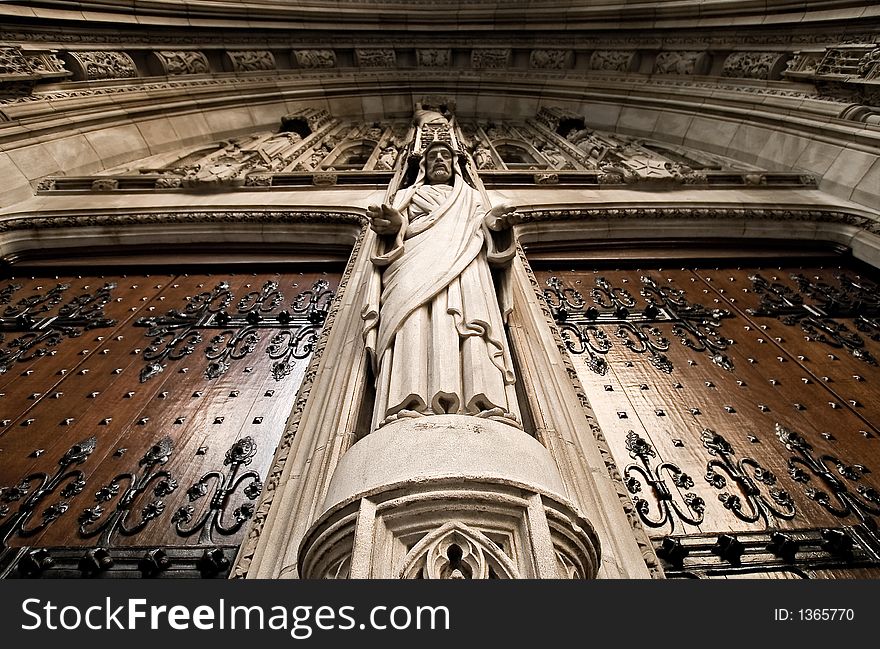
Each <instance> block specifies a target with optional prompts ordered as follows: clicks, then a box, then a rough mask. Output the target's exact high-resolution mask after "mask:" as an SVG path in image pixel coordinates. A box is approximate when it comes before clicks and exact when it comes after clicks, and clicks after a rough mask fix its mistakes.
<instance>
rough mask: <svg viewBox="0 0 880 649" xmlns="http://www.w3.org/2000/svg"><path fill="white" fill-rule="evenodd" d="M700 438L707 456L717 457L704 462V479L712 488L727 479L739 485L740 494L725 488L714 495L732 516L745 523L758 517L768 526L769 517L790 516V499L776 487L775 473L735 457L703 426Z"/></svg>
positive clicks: (725, 443)
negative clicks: (727, 490)
mask: <svg viewBox="0 0 880 649" xmlns="http://www.w3.org/2000/svg"><path fill="white" fill-rule="evenodd" d="M700 438H701V439H702V441H703V446H705V447H706V450H707V451H708V452H709V455H712V456H715V457H717V458H719V459H715V460H709V462H708V463H707V464H706V482H708V483H709V484H710V485H712V486H713V487H715V488H716V489H723V488H724V487H725V486H727V480H728V479H730V480H733V481H734V482H735V483H736V484H737V486H738V487H739V490H740V492H741V495H737V494H732V493H729V492H726V491H725V492H722V493H721V494H719V495H718V500H720V501H721V502H722V503H723V505H724V506H725V507H726V508H727V509H729V510H730V511H731V512H733V514H734V516H736V517H737V518H739V519H740V520H742V521H745V522H747V523H754V522H757V521H758V520H759V519H760V520H763V521H764V524H765V525H769V523H770V518H771V517H776V518H782V519H785V520H790V519H792V518H794V516H795V506H794V501H793V500H792V498H791V496H790V495H789V493H788V492H787V491H785V490H783V489H779V488H778V487H777V486H776V482H777V480H776V476H775V475H774V474H773V472H772V471H770V470H769V469H766V468H764V467H763V466H761V464H760V463H759V462H758V461H757V460H755V459H753V458H750V457H746V458H742V459H741V460H738V461H737V460H735V459H734V457H733V456H734V451H733V447H732V446H731V445H730V443H729V442H728V441H727V440H726V439H725V438H724V437H723V436H722V435H720V434H718V433H716V432H715V431H714V430H711V429H708V428H706V429H705V430H703V432H702V434H701V435H700ZM722 473H723V474H726V475H727V478H725V477H724V475H722ZM765 491H766V492H767V493H765Z"/></svg>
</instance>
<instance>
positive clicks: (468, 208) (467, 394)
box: [363, 111, 520, 429]
mask: <svg viewBox="0 0 880 649" xmlns="http://www.w3.org/2000/svg"><path fill="white" fill-rule="evenodd" d="M418 118H419V120H420V123H423V126H422V128H423V129H424V130H423V133H431V134H432V135H433V137H434V138H435V139H433V141H431V142H430V143H428V145H427V146H426V147H425V148H424V153H423V155H422V157H421V160H420V162H419V169H418V176H417V178H416V181H415V183H414V184H413V185H412V186H410V187H408V188H406V189H403V190H400V191H398V192H397V195H396V198H395V199H394V200H393V201H392V203H391V204H388V203H384V204H382V205H371V206H370V207H369V208H368V211H369V214H368V216H369V219H370V222H371V227H372V229H373V231H375V232H376V234H378V235H379V237H378V240H377V245H376V248H375V250H374V252H373V255H372V257H371V259H372V263H373V265H374V269H375V272H374V274H373V279H372V280H371V282H370V286H369V289H368V297H367V303H366V305H365V308H364V311H363V318H364V320H365V328H364V338H365V342H366V347H367V349H368V351H369V352H370V354H371V357H372V359H373V365H374V369H375V374H376V399H375V408H374V412H373V428H374V429H375V428H378V427H380V426H382V425H384V424H386V423H389V422H391V421H393V420H396V419H398V418H401V417H421V416H427V415H441V414H461V415H472V416H476V417H485V418H491V419H494V420H496V421H502V422H504V423H507V424H511V425H513V426H517V427H519V426H520V423H519V422H520V419H519V413H518V407H517V404H516V396H515V392H514V373H513V364H512V360H511V355H510V349H509V345H508V342H507V340H506V337H505V333H504V315H503V313H506V312H507V311H509V306H508V305H509V302H510V300H509V296H508V295H507V294H506V292H505V291H504V290H502V291H501V295H500V296H499V295H498V293H497V292H496V288H495V283H494V281H493V278H492V272H491V268H490V265H498V266H503V265H505V264H507V263H508V262H509V261H510V260H511V259H512V257H513V255H514V253H515V243H514V240H513V237H512V236H511V234H510V232H509V231H508V230H509V227H510V224H509V219H510V216H511V214H512V211H513V210H512V208H510V207H509V206H504V205H499V206H496V207H494V208H491V209H489V206H488V205H487V204H486V201H485V199H484V198H483V196H481V194H480V192H479V191H478V190H477V189H475V188H474V187H473V186H471V185H470V184H469V182H468V180H469V179H466V178H465V177H464V175H463V167H460V168H459V169H456V161H457V160H464V159H465V156H464V155H463V154H462V153H461V152H459V151H457V150H456V149H455V148H454V140H452V142H453V143H450V141H445V140H443V139H439V138H438V137H437V135H438V133H437V131H436V127H441V128H444V129H445V130H446V131H447V134H448V133H449V124H448V123H447V122H446V118H445V117H443V116H442V115H440V114H439V113H436V112H433V111H422V112H420V113H419V114H418ZM441 119H442V120H443V123H440V122H439V120H441ZM380 278H381V279H380Z"/></svg>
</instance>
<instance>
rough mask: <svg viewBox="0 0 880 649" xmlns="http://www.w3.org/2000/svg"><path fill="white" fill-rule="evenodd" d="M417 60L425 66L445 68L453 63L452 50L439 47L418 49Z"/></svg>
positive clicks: (420, 64) (421, 65)
mask: <svg viewBox="0 0 880 649" xmlns="http://www.w3.org/2000/svg"><path fill="white" fill-rule="evenodd" d="M416 60H417V61H418V63H419V66H420V67H423V68H445V67H448V66H449V64H450V63H452V50H449V49H437V48H432V49H424V50H416Z"/></svg>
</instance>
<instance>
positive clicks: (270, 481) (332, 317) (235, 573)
mask: <svg viewBox="0 0 880 649" xmlns="http://www.w3.org/2000/svg"><path fill="white" fill-rule="evenodd" d="M360 219H361V220H360V221H359V223H363V222H364V219H363V217H360ZM366 232H367V228H366V227H363V228H362V229H361V232H360V235H359V236H358V238H357V240H356V241H355V243H354V246H353V248H352V251H351V255H350V256H349V260H348V264H346V267H345V270H344V271H343V273H342V277H340V279H339V285H338V286H337V289H336V297H335V298H334V299H333V302H332V303H331V304H330V310H329V311H328V312H327V317H326V319H325V320H324V327H323V329H321V333H320V335H319V336H318V342H317V343H316V344H315V349H314V351H313V352H312V358H311V360H310V361H309V365H308V367H307V368H306V372H305V375H304V376H303V380H302V383H301V384H300V388H299V392H297V396H296V402H295V403H294V405H293V410H292V412H291V413H290V417H288V420H287V426H286V428H285V430H284V434H283V435H282V436H281V440H280V441H279V442H278V447H277V449H276V450H275V457H274V459H273V461H272V466H271V468H270V469H269V473H268V475H267V477H266V480H265V482H264V488H263V493H262V495H261V497H260V500H259V501H258V502H257V506H256V508H255V510H254V514H253V518H252V522H251V526H250V529H249V530H248V533H247V537H246V538H245V540H244V541H243V542H242V544H241V549H240V550H239V554H238V558H237V559H236V562H235V565H234V567H233V569H232V574H231V577H232V578H243V577H245V576H247V574H248V570H249V569H250V567H251V563H252V562H253V558H254V553H255V552H256V550H257V545H258V543H259V541H260V536H261V535H262V533H263V528H264V525H265V523H266V518H267V517H268V515H269V510H270V509H271V508H272V504H273V502H274V501H275V494H276V492H277V491H278V489H279V487H280V486H281V476H282V474H283V472H284V467H285V464H286V463H287V460H288V458H289V456H290V452H291V450H292V447H293V440H294V437H296V434H297V432H298V431H299V427H300V422H301V421H302V417H303V413H304V412H305V408H306V404H307V403H308V400H309V396H310V394H311V392H312V388H313V386H314V383H315V379H316V378H317V376H318V366H319V365H320V363H321V358H322V357H323V355H324V350H325V349H326V347H327V340H328V338H329V336H330V332H331V331H332V329H333V325H334V323H335V322H336V319H337V317H338V315H339V308H340V305H341V304H342V300H343V298H344V296H345V292H346V287H347V286H348V284H349V282H350V281H351V277H352V273H353V272H354V268H355V262H356V260H357V258H358V254H359V253H360V250H361V247H362V246H363V240H364V236H365V235H366ZM350 556H351V547H350V546H348V547H347V548H343V549H342V552H341V553H338V555H337V557H336V563H334V566H333V571H332V574H335V575H336V576H337V577H338V578H347V577H348V572H349V570H350ZM325 574H327V573H325Z"/></svg>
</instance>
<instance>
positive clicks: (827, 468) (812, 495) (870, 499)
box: [776, 423, 880, 541]
mask: <svg viewBox="0 0 880 649" xmlns="http://www.w3.org/2000/svg"><path fill="white" fill-rule="evenodd" d="M776 436H777V437H778V438H779V441H781V442H782V443H783V444H784V445H785V448H787V449H788V450H789V451H791V452H792V453H795V454H796V455H795V456H794V457H791V458H789V460H788V472H789V475H790V476H791V478H792V479H793V480H794V481H795V482H799V483H801V484H804V485H806V484H807V483H808V482H810V480H811V474H812V476H815V477H817V478H819V480H821V481H822V482H823V483H824V485H825V487H826V488H827V489H828V491H825V490H824V489H818V488H816V487H805V488H804V493H805V494H806V496H807V497H808V498H809V499H810V500H814V501H815V502H817V503H819V505H821V506H822V507H823V508H824V509H825V510H826V511H828V512H830V513H831V514H833V515H835V516H839V517H841V518H843V517H845V516H849V515H850V514H855V515H856V516H857V517H858V518H859V520H860V521H861V522H862V523H863V524H864V526H865V527H866V528H868V529H869V530H871V532H872V533H873V534H874V535H875V537H876V534H877V520H876V519H875V518H874V516H880V492H878V491H877V489H875V488H874V487H872V486H870V485H869V484H866V483H864V482H862V478H863V477H864V476H865V475H866V474H867V473H869V472H870V471H869V470H868V468H867V467H865V466H862V465H861V464H846V463H845V462H843V461H842V460H840V459H838V458H837V457H835V456H833V455H829V454H824V455H822V456H820V457H818V458H817V457H816V456H815V455H814V454H813V447H812V445H811V444H810V443H809V442H807V441H806V440H805V439H804V438H803V437H801V436H800V435H799V434H797V433H796V432H793V431H791V430H789V429H788V428H786V427H785V426H783V425H781V424H778V423H777V424H776ZM805 469H806V470H805ZM835 473H836V474H837V475H835ZM838 476H840V477H838ZM841 478H844V479H845V480H846V481H848V482H850V483H853V484H854V486H855V493H854V492H853V491H851V490H850V488H849V486H848V484H847V482H844V480H841ZM829 491H830V493H829ZM833 500H836V501H837V505H835V504H834V502H833ZM878 541H880V539H878Z"/></svg>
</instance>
